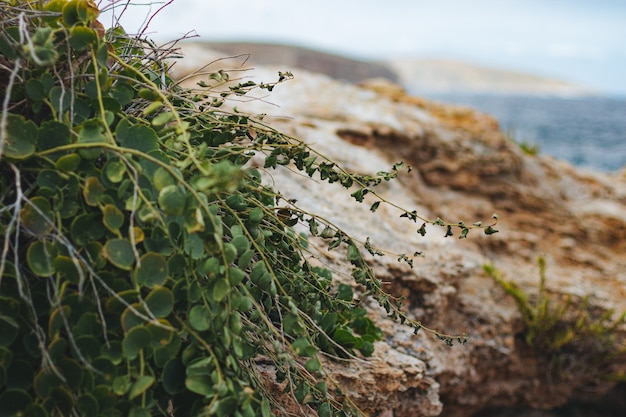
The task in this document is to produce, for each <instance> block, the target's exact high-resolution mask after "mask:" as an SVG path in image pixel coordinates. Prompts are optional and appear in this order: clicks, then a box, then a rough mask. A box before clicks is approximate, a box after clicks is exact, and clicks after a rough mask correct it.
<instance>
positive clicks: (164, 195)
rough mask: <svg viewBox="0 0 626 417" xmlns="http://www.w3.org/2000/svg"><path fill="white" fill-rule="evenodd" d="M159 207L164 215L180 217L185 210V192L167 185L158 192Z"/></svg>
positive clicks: (177, 187)
mask: <svg viewBox="0 0 626 417" xmlns="http://www.w3.org/2000/svg"><path fill="white" fill-rule="evenodd" d="M158 201H159V207H161V210H163V212H164V213H166V214H171V215H173V216H180V215H181V214H183V212H184V210H185V191H184V190H183V188H182V187H180V186H177V185H168V186H166V187H164V188H163V189H161V191H160V192H159V197H158Z"/></svg>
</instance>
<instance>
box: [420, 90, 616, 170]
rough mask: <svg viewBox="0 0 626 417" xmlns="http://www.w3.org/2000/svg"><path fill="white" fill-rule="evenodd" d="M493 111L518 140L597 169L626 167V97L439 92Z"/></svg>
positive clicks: (446, 99)
mask: <svg viewBox="0 0 626 417" xmlns="http://www.w3.org/2000/svg"><path fill="white" fill-rule="evenodd" d="M426 97H428V98H430V99H434V100H437V101H440V102H444V103H451V104H459V105H463V106H469V107H472V108H475V109H477V110H479V111H482V112H485V113H489V114H491V115H492V116H494V117H495V118H496V119H498V121H499V122H500V127H501V128H502V130H503V131H504V132H505V133H507V134H508V135H509V136H510V137H511V138H512V139H513V140H514V141H516V142H518V143H521V144H525V145H526V146H529V147H535V149H537V150H538V152H539V153H542V154H547V155H551V156H553V157H555V158H558V159H564V160H567V161H569V162H570V163H571V164H573V165H575V166H580V167H584V168H588V169H592V170H595V171H604V172H611V171H618V170H621V169H622V168H625V167H626V97H623V98H622V97H599V96H591V97H587V96H585V97H568V98H562V97H536V96H532V97H526V96H505V95H486V94H480V95H476V94H451V93H445V94H442V93H438V94H430V95H426Z"/></svg>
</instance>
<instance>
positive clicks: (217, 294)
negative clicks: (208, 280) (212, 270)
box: [213, 278, 230, 302]
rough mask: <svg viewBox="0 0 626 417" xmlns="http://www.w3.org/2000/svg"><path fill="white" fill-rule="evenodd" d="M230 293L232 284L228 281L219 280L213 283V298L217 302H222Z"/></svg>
mask: <svg viewBox="0 0 626 417" xmlns="http://www.w3.org/2000/svg"><path fill="white" fill-rule="evenodd" d="M229 292H230V283H229V282H228V280H227V279H225V278H222V279H218V280H217V281H215V282H214V283H213V298H214V299H215V301H217V302H220V301H222V300H223V299H224V298H225V297H226V296H227V295H228V293H229Z"/></svg>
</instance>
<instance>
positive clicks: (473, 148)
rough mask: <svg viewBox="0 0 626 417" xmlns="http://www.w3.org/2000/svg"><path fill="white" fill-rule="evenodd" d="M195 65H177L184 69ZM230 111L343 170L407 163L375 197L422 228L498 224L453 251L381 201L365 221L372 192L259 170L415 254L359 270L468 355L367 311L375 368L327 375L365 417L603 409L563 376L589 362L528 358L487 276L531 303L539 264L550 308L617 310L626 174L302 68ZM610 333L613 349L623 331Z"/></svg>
mask: <svg viewBox="0 0 626 417" xmlns="http://www.w3.org/2000/svg"><path fill="white" fill-rule="evenodd" d="M192 61H193V56H190V57H188V60H187V63H186V65H189V63H190V62H192ZM280 69H281V70H284V68H280ZM276 71H278V68H269V67H263V68H257V69H256V70H255V71H254V73H250V74H249V75H251V76H252V77H253V78H254V79H256V80H262V81H266V82H269V81H272V80H273V79H275V78H276ZM236 105H237V107H238V109H239V110H240V111H248V112H251V113H253V114H261V113H264V114H266V115H267V116H266V117H265V119H264V121H265V122H266V123H269V124H271V125H272V126H274V127H276V128H277V129H279V130H282V131H284V132H286V133H289V134H291V135H293V136H295V137H298V138H300V139H302V140H303V141H305V142H306V143H309V144H311V145H312V146H314V148H315V149H317V150H318V151H319V152H320V153H321V154H323V155H326V156H328V157H330V158H331V159H333V160H334V161H336V162H338V163H339V164H340V165H342V166H343V167H344V168H346V169H347V170H349V171H353V172H358V173H361V174H375V173H376V172H378V171H382V170H389V168H390V167H391V166H392V165H393V163H395V162H398V161H400V160H402V161H404V162H406V163H407V164H410V165H411V166H412V167H413V171H412V172H411V173H409V174H406V173H405V174H402V175H400V177H399V178H398V180H396V181H392V182H390V183H383V184H382V185H381V186H380V187H379V188H378V189H377V191H378V193H379V195H380V196H381V197H383V198H385V199H388V200H389V201H393V202H394V203H396V204H398V205H399V206H401V207H404V208H407V209H409V210H416V211H417V213H419V214H420V216H423V217H425V218H429V219H434V218H436V217H440V218H442V219H444V220H446V221H448V222H451V223H455V222H459V221H463V222H465V224H471V223H473V222H475V221H482V222H483V223H484V224H489V222H490V221H492V219H491V215H492V214H493V213H497V214H498V215H499V221H498V224H497V226H496V227H497V229H498V230H499V233H497V234H495V235H491V236H485V235H484V234H482V233H481V232H480V231H479V230H476V231H471V232H470V233H469V236H468V238H467V239H463V240H459V239H457V238H444V237H443V235H444V233H445V230H443V229H439V228H436V227H427V234H426V236H425V237H422V236H420V235H419V234H418V233H417V229H418V228H419V226H420V223H417V224H415V223H412V222H409V221H407V219H405V218H400V217H399V215H400V214H401V213H402V212H401V211H399V210H398V209H396V208H394V207H393V206H391V205H388V204H384V203H383V204H381V206H380V208H379V210H378V211H377V213H376V214H372V213H371V212H370V210H369V207H370V204H371V203H373V202H374V201H376V200H375V197H374V196H372V195H368V196H367V198H366V199H365V202H364V203H362V204H358V203H356V202H355V201H354V200H353V199H351V198H350V197H349V194H348V193H346V191H345V190H344V189H343V188H342V187H341V186H335V185H330V186H329V185H328V184H322V183H320V182H319V181H315V180H312V179H310V178H308V177H306V176H304V175H292V173H291V172H289V167H285V168H281V169H279V170H277V171H275V172H274V171H273V172H270V173H268V174H267V176H266V178H267V180H268V181H269V182H271V183H272V184H273V186H274V187H275V188H276V189H277V190H279V191H280V192H281V193H282V194H283V195H285V196H288V197H289V198H295V199H297V200H298V204H299V205H300V206H301V207H302V208H303V209H305V210H309V211H311V212H314V213H318V214H320V215H321V216H324V217H325V218H328V219H329V220H331V221H333V222H335V223H336V224H337V225H338V226H340V227H342V228H344V229H345V230H346V231H347V232H348V233H349V234H351V235H352V236H353V237H354V238H355V239H359V240H361V241H365V239H366V238H367V237H369V238H370V240H371V242H372V243H373V244H374V245H376V246H377V247H380V248H384V249H385V250H388V251H390V252H391V253H395V254H399V253H413V252H415V251H420V252H424V253H425V257H424V258H423V259H417V260H416V262H415V266H414V268H413V269H410V268H408V267H407V266H406V265H402V264H399V263H398V262H397V261H396V258H397V256H393V255H388V256H385V257H377V258H376V259H371V260H370V262H371V265H372V267H373V268H374V270H375V271H376V273H377V274H378V277H379V278H380V279H381V280H382V281H383V283H384V285H385V289H386V290H388V291H389V293H390V294H392V295H394V296H404V297H406V299H407V303H406V308H407V311H408V313H409V315H410V316H411V317H412V318H413V319H415V320H419V321H421V322H422V323H423V324H424V325H425V326H427V327H429V328H434V329H437V330H439V331H442V332H445V333H448V334H459V335H462V334H465V335H467V336H468V340H469V341H468V343H467V344H465V345H456V346H453V347H451V348H450V347H447V346H446V345H444V344H443V343H442V342H441V341H440V340H437V339H436V338H435V337H433V336H432V335H431V334H429V333H428V332H420V333H419V334H418V335H414V334H413V332H412V330H411V329H408V328H406V327H404V326H401V325H400V324H399V323H395V322H392V321H390V320H389V319H387V318H386V317H385V316H386V315H385V312H384V311H381V309H379V308H378V307H377V306H375V305H371V311H372V317H374V318H375V319H376V321H377V323H378V325H379V326H380V327H381V328H382V329H383V331H384V333H385V341H384V342H385V343H379V344H378V345H377V353H376V354H375V356H374V357H373V358H371V359H367V360H365V361H356V362H352V363H349V364H345V363H335V362H332V361H328V363H327V365H328V367H329V370H330V371H331V373H332V375H333V376H334V377H335V378H337V380H339V381H341V382H342V383H343V384H344V386H345V387H346V392H348V393H349V394H350V395H351V396H352V397H353V399H354V401H355V402H356V403H357V404H359V406H360V407H361V408H362V409H363V410H364V411H366V412H367V413H368V414H369V415H381V416H395V417H402V416H407V417H408V416H410V417H413V416H434V415H438V414H441V415H444V416H449V417H456V416H470V415H473V414H475V413H478V412H480V411H481V410H487V409H494V408H497V407H534V408H537V409H551V408H554V407H557V406H560V405H563V404H566V403H568V402H570V401H572V400H575V399H582V398H583V397H585V398H587V399H589V400H593V399H594V398H595V399H598V398H600V397H601V396H602V395H603V394H604V393H606V392H607V391H608V390H609V389H610V388H611V387H612V386H613V385H614V383H612V382H609V381H601V380H598V379H595V378H592V377H590V376H589V375H584V374H582V373H581V369H577V368H576V367H575V366H574V365H575V364H576V360H577V358H578V356H576V355H577V354H578V355H581V357H582V356H584V352H578V353H576V352H573V353H572V354H571V357H570V358H569V359H567V360H569V362H568V363H569V364H570V365H572V367H571V368H569V369H565V370H561V371H557V369H556V366H555V364H554V363H552V362H550V361H547V360H546V358H545V357H542V356H541V355H538V354H537V353H536V352H533V351H532V350H531V349H530V348H529V347H528V346H527V345H526V344H525V343H524V341H523V340H522V339H521V338H520V333H521V332H522V330H523V321H522V318H521V314H520V312H519V309H518V307H517V306H516V304H515V302H514V300H513V299H512V298H511V297H509V296H507V295H505V293H504V291H503V290H502V288H500V286H499V285H497V284H496V283H494V281H493V280H492V279H491V278H490V277H488V276H487V275H486V273H485V272H484V270H483V265H484V264H487V263H493V264H494V265H495V266H496V267H497V268H498V269H499V270H500V271H502V272H503V274H504V276H505V278H506V279H508V280H512V281H514V282H516V283H517V284H518V285H519V286H520V287H521V288H522V289H524V290H525V291H527V292H528V293H529V294H531V295H532V294H536V292H537V285H538V279H539V278H538V268H537V264H536V262H535V260H536V258H537V257H538V256H544V257H545V258H546V260H547V265H548V269H547V282H546V285H547V289H548V291H549V292H550V294H552V295H553V296H554V297H555V298H559V297H566V296H571V297H573V298H572V299H573V300H574V302H579V301H580V299H581V297H583V296H585V295H589V300H588V302H589V306H590V307H591V308H593V309H596V310H597V311H606V310H609V309H613V310H615V311H616V312H621V311H625V310H626V272H625V271H626V255H625V254H626V251H625V249H626V174H624V173H622V174H601V173H594V172H588V171H583V170H580V169H576V168H573V167H571V166H570V165H568V164H566V163H565V162H562V161H557V160H554V159H553V158H549V157H546V156H531V155H526V154H524V152H523V151H522V150H521V149H520V148H519V147H518V146H517V145H516V144H514V143H513V142H512V141H511V140H509V139H508V138H507V137H506V136H505V135H504V134H503V133H502V132H501V131H500V130H499V127H498V123H497V122H496V121H495V120H494V119H493V118H492V117H490V116H488V115H485V114H480V113H477V112H474V111H472V110H470V109H466V108H459V107H454V106H448V105H443V104H438V103H431V102H428V101H426V100H423V99H420V98H416V97H411V96H408V95H406V94H404V93H403V91H402V90H401V88H399V87H398V86H396V85H388V84H386V83H384V82H381V81H377V82H376V83H372V84H371V85H367V84H364V85H362V86H354V85H349V84H343V83H339V82H336V81H334V80H332V79H330V78H328V77H325V76H322V75H319V74H311V73H306V72H300V71H299V72H297V73H296V74H295V79H294V80H292V81H289V82H287V83H284V84H281V85H279V86H277V87H276V88H275V89H274V92H273V93H271V94H270V95H268V94H267V92H266V91H263V92H259V93H258V95H257V99H255V100H254V99H250V100H249V101H247V102H245V103H241V102H238V103H236ZM625 172H626V171H625ZM455 232H456V234H457V236H458V233H459V230H455ZM312 247H313V250H316V248H318V249H317V250H318V253H319V259H320V262H322V263H324V264H325V265H327V266H329V267H331V268H332V270H334V271H338V272H337V273H336V274H335V275H336V277H337V278H338V279H345V278H343V275H342V273H345V272H349V270H350V268H349V265H348V264H346V263H344V262H342V261H341V259H342V258H341V256H339V255H340V254H338V253H336V252H326V251H325V250H324V249H323V248H324V246H323V242H320V241H318V240H316V239H312ZM347 275H349V273H348V274H347ZM348 279H349V278H348ZM616 332H617V335H618V336H619V337H623V336H624V334H625V329H624V328H619V329H617V330H616ZM625 369H626V364H625V363H624V358H623V357H621V358H616V359H615V362H614V363H613V366H612V369H611V371H620V370H621V371H624V370H625ZM583 394H585V395H583ZM442 404H443V407H442ZM537 415H543V414H537Z"/></svg>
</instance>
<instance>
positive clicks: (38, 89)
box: [26, 78, 46, 101]
mask: <svg viewBox="0 0 626 417" xmlns="http://www.w3.org/2000/svg"><path fill="white" fill-rule="evenodd" d="M26 94H27V95H28V98H30V99H31V100H35V101H41V100H43V99H45V98H46V88H45V87H44V85H43V83H42V82H41V81H40V80H38V79H36V78H31V79H30V80H28V81H27V82H26Z"/></svg>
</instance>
